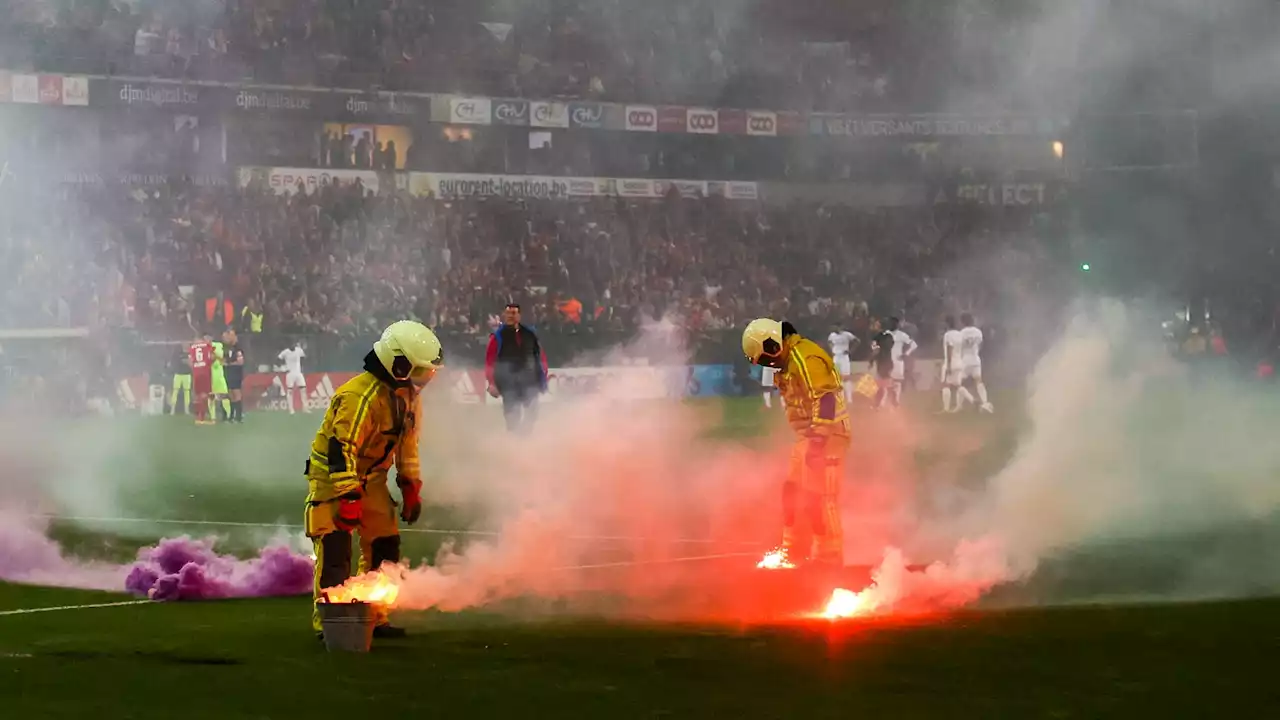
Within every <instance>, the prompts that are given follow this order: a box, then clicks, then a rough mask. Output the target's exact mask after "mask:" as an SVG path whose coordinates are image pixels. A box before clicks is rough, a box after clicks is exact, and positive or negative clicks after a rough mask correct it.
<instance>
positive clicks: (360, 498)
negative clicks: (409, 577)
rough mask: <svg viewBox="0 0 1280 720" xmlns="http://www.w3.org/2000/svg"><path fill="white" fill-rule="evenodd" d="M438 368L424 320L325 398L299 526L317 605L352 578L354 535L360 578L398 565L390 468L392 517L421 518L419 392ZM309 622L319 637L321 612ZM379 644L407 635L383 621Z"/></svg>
mask: <svg viewBox="0 0 1280 720" xmlns="http://www.w3.org/2000/svg"><path fill="white" fill-rule="evenodd" d="M441 362H442V355H441V349H440V341H439V339H437V338H436V336H435V333H433V332H431V330H429V329H428V328H427V327H426V326H424V325H422V324H421V323H416V322H411V321H407V320H406V321H401V322H397V323H393V324H392V325H391V326H389V327H388V328H387V329H386V330H385V331H384V332H383V333H382V337H381V338H380V339H379V340H378V341H377V342H375V343H374V344H373V350H372V351H371V352H370V353H369V354H368V355H366V356H365V359H364V372H363V373H361V374H359V375H357V376H356V377H354V378H352V379H351V380H349V381H347V382H345V383H343V384H342V386H341V387H339V388H338V389H337V390H336V391H335V392H334V394H333V399H332V400H330V401H329V409H328V410H327V411H326V412H325V415H324V421H323V422H322V423H321V424H320V430H319V432H317V433H316V439H315V441H314V442H313V443H312V444H311V457H310V458H309V459H308V460H307V482H308V485H309V486H310V492H309V494H308V495H307V507H306V527H307V536H308V537H310V538H311V539H312V541H313V542H314V544H315V555H316V582H315V599H316V600H319V598H320V593H321V592H322V591H323V590H325V589H327V588H331V587H336V586H338V585H341V584H342V583H344V582H346V580H347V579H348V578H349V577H350V576H351V534H352V533H353V532H358V533H359V534H360V565H359V571H360V572H361V573H365V572H368V571H370V570H375V569H377V568H379V567H381V566H382V563H384V562H392V563H396V562H399V561H400V529H399V527H398V525H397V518H396V503H395V501H394V500H392V499H391V492H390V490H389V488H388V487H387V474H388V471H389V470H390V468H391V465H392V463H394V464H395V466H396V484H397V485H398V486H399V488H400V498H401V505H400V513H399V516H400V517H399V519H400V520H403V521H405V522H406V523H408V524H410V525H412V524H413V523H414V522H417V520H418V516H419V515H420V514H421V512H422V499H421V490H422V479H421V473H420V469H419V466H418V393H419V390H420V389H421V388H422V386H423V385H426V384H427V383H428V382H430V380H431V378H432V377H434V376H435V373H436V371H437V370H438V369H439V367H440V365H441ZM312 625H313V626H314V628H315V631H316V633H317V635H319V634H320V633H321V632H322V629H321V625H320V615H319V611H318V610H316V609H314V608H313V613H312ZM375 634H376V636H378V637H401V636H403V635H404V631H403V630H402V629H400V628H396V627H393V626H391V625H390V624H389V623H388V621H387V618H385V617H381V618H379V621H378V626H377V627H376V629H375Z"/></svg>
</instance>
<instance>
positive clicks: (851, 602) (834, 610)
mask: <svg viewBox="0 0 1280 720" xmlns="http://www.w3.org/2000/svg"><path fill="white" fill-rule="evenodd" d="M875 587H876V586H875V585H872V586H870V587H868V588H867V589H865V590H863V591H862V592H853V591H852V590H845V589H844V588H836V589H835V590H834V591H833V592H832V593H831V599H829V600H827V607H826V608H825V609H823V611H822V617H824V618H826V619H828V620H839V619H841V618H851V617H857V616H859V615H869V614H871V613H873V612H875V610H876V607H877V603H876V602H875V599H874V598H872V597H871V590H873V589H875Z"/></svg>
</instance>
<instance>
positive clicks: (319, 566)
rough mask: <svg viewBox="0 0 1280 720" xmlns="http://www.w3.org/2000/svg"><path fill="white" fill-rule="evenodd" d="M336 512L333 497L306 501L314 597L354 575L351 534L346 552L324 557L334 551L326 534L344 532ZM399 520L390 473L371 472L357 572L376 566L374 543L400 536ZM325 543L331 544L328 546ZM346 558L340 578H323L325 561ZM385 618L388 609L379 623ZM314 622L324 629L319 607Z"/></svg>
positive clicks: (314, 624) (365, 501)
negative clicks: (312, 552) (335, 521)
mask: <svg viewBox="0 0 1280 720" xmlns="http://www.w3.org/2000/svg"><path fill="white" fill-rule="evenodd" d="M337 512H338V501H337V500H330V501H328V502H322V503H318V504H316V505H311V504H310V503H308V504H307V510H306V528H307V537H309V538H311V541H312V544H313V546H314V548H315V555H316V571H315V585H314V587H313V589H312V598H313V599H314V600H319V599H320V593H321V591H323V590H325V589H326V588H329V587H334V586H335V585H338V584H341V582H343V581H345V580H346V579H347V578H349V577H350V576H351V545H350V540H349V537H348V541H347V545H346V552H345V553H342V550H341V549H340V548H339V549H338V550H337V552H338V553H341V554H342V556H341V557H336V558H333V557H330V558H326V557H325V555H326V552H328V553H332V552H335V550H334V546H333V543H332V541H331V542H328V543H326V542H325V536H327V535H331V534H334V533H339V532H341V531H339V530H338V528H337V526H336V525H335V524H334V522H333V518H334V516H335V515H336V514H337ZM398 521H399V516H398V514H397V509H396V501H395V500H393V499H392V498H391V491H390V489H389V488H388V486H387V476H386V475H385V474H379V475H374V476H370V477H369V479H368V480H367V481H366V482H365V487H364V507H363V509H362V514H361V515H360V528H359V529H358V530H357V531H356V532H357V533H358V534H359V536H360V562H359V564H358V568H357V572H358V573H359V574H361V575H363V574H364V573H367V572H369V571H370V570H376V569H377V568H376V567H374V566H373V562H374V555H375V552H374V550H375V548H374V543H375V542H376V541H378V540H380V539H383V538H396V539H397V540H398V539H399V537H400V526H399V524H398ZM343 534H345V533H343ZM326 545H327V546H328V549H327V550H326ZM396 553H397V555H398V554H399V546H398V545H397V547H396ZM344 558H345V565H346V575H345V576H343V577H341V578H338V577H334V576H331V577H327V578H325V579H324V581H323V582H322V581H321V576H322V575H323V574H324V571H325V567H326V561H329V563H330V564H332V562H333V561H335V560H336V561H337V562H338V564H343V562H344ZM396 560H399V558H398V557H397V558H396ZM386 620H387V618H386V614H385V613H382V614H381V615H379V617H378V622H379V623H380V624H381V623H384V622H386ZM311 624H312V626H313V627H314V628H315V631H316V632H320V631H321V625H320V611H319V610H318V609H314V610H313V612H312V615H311Z"/></svg>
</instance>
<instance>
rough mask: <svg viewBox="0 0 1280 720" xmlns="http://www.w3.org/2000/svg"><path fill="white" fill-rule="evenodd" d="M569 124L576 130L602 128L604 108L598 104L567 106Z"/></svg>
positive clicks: (573, 104)
mask: <svg viewBox="0 0 1280 720" xmlns="http://www.w3.org/2000/svg"><path fill="white" fill-rule="evenodd" d="M569 123H570V124H571V125H572V126H573V127H576V128H596V129H598V128H602V127H604V106H603V105H601V104H600V103H572V104H571V105H569Z"/></svg>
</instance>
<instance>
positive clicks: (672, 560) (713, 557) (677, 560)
mask: <svg viewBox="0 0 1280 720" xmlns="http://www.w3.org/2000/svg"><path fill="white" fill-rule="evenodd" d="M759 554H760V553H754V552H735V553H721V554H719V555H696V556H694V557H678V558H667V559H665V560H620V561H618V562H610V563H595V564H592V565H571V566H569V567H558V568H552V570H551V572H567V571H570V570H601V569H605V568H623V567H640V566H642V565H670V564H673V563H685V562H703V561H706V560H724V559H726V558H739V557H756V556H757V555H759Z"/></svg>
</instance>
